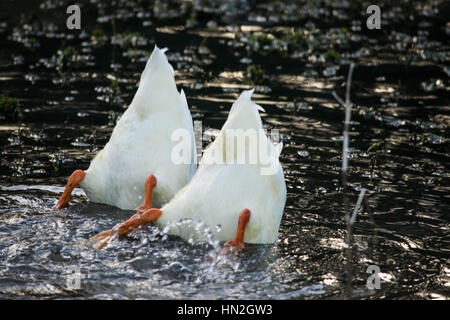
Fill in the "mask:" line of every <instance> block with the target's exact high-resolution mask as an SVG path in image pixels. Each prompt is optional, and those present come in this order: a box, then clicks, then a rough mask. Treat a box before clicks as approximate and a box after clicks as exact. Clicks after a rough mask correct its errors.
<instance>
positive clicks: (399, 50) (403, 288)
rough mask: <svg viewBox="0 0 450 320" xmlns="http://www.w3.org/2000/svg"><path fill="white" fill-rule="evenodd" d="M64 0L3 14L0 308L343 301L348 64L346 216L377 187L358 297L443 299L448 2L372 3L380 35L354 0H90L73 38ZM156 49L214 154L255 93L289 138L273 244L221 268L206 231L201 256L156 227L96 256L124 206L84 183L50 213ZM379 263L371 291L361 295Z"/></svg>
mask: <svg viewBox="0 0 450 320" xmlns="http://www.w3.org/2000/svg"><path fill="white" fill-rule="evenodd" d="M71 3H72V2H70V1H2V4H1V6H2V8H1V10H0V17H1V19H0V89H1V92H0V94H1V95H4V96H9V97H13V98H17V99H18V102H19V104H20V111H19V112H7V111H5V109H4V106H3V105H2V109H1V110H0V145H1V150H0V152H1V162H0V177H1V180H0V186H1V189H0V190H1V191H0V298H37V299H47V298H132V299H134V298H163V299H166V298H195V299H197V298H203V299H227V298H239V299H241V298H245V299H266V298H269V299H324V298H328V299H336V298H343V297H344V296H345V292H344V291H345V290H344V288H345V285H344V284H345V270H346V269H345V255H344V248H345V243H344V238H345V234H346V225H345V222H344V219H343V217H344V214H345V211H344V209H343V207H344V205H343V193H342V189H341V185H340V168H341V161H342V153H341V150H342V130H343V120H344V111H343V108H342V107H340V106H339V105H338V104H337V102H336V101H335V100H334V98H333V97H332V91H333V90H335V91H336V92H337V93H338V94H339V95H340V96H341V97H344V95H345V79H346V75H347V71H348V65H349V62H351V61H353V62H355V63H356V68H355V72H354V78H353V82H352V90H351V92H352V101H353V103H354V108H353V112H352V125H351V134H350V137H351V140H350V150H349V158H350V159H349V166H350V169H349V176H348V181H349V191H348V194H349V201H350V204H351V206H352V208H351V209H353V205H354V203H355V202H356V199H357V197H358V194H359V191H360V190H361V188H367V189H368V193H369V203H370V206H371V209H372V214H369V213H368V212H367V210H365V209H364V210H361V211H360V213H359V215H358V218H357V220H356V223H355V226H354V252H353V258H352V266H353V275H352V297H353V298H357V299H360V298H362V299H374V298H389V299H449V298H450V294H449V289H450V265H449V256H450V237H449V231H450V227H449V222H450V218H449V214H448V213H449V209H450V207H449V191H450V188H449V186H450V184H449V177H450V171H449V163H450V161H449V160H450V159H449V138H450V135H449V125H450V116H449V109H450V107H449V97H450V95H449V76H450V69H449V60H450V59H449V42H448V36H449V35H450V26H449V24H448V23H447V20H448V17H449V16H450V14H449V6H448V2H447V3H445V2H443V1H434V2H433V3H434V5H433V6H431V5H429V4H428V2H427V1H414V2H413V1H411V3H410V2H408V1H385V2H380V1H379V5H380V7H381V9H382V28H381V30H368V29H367V28H366V18H367V16H368V15H367V14H366V13H365V8H367V6H368V5H370V4H371V3H368V2H367V3H365V2H360V1H317V2H315V1H295V2H294V1H292V2H287V3H282V2H267V1H262V2H261V1H258V2H257V1H229V2H227V1H193V2H185V1H180V2H178V1H177V2H173V4H171V5H170V6H168V5H166V4H165V2H162V1H161V2H158V1H157V2H155V3H150V2H147V1H115V2H114V3H113V2H101V1H95V0H91V1H80V2H79V3H81V4H82V7H81V11H82V29H81V31H78V30H73V31H71V30H68V29H67V28H66V18H67V16H68V15H67V14H66V13H65V11H66V8H67V6H68V4H71ZM413 3H414V4H413ZM113 4H114V6H113ZM155 44H157V45H158V46H159V47H168V48H169V51H168V52H167V54H168V57H169V60H170V62H171V63H172V65H173V67H174V69H175V76H176V80H177V84H178V88H183V89H184V91H185V93H186V96H187V100H188V104H189V107H190V109H191V113H192V115H193V118H194V120H196V121H201V122H202V130H203V133H204V138H205V139H204V140H205V141H204V143H203V146H206V145H207V144H208V141H207V140H208V139H209V138H210V137H211V136H214V134H215V133H216V132H217V129H220V128H221V126H222V124H223V123H224V121H225V119H226V117H227V115H228V111H229V109H230V107H231V103H232V102H233V101H234V100H235V99H236V97H237V96H238V94H239V93H240V91H241V90H243V89H246V88H250V87H255V86H256V92H255V94H254V95H253V99H254V100H255V101H256V102H257V103H259V104H260V105H262V106H263V107H264V108H265V110H266V112H265V113H262V118H263V122H264V124H265V125H266V126H267V128H268V129H269V130H270V129H279V130H280V132H281V134H282V140H283V143H284V150H283V153H282V155H281V161H282V165H283V168H284V171H285V177H286V184H287V187H288V199H287V203H286V209H285V212H284V216H283V220H282V224H281V229H280V237H279V240H278V242H277V243H276V244H275V245H268V246H250V245H249V246H247V247H246V248H245V250H244V251H243V253H242V254H241V255H240V256H239V257H238V258H235V259H231V258H227V259H224V258H223V257H221V256H218V252H219V251H220V244H218V243H217V241H215V239H214V238H211V239H210V241H209V242H208V243H205V244H201V245H191V244H189V243H186V242H183V241H181V240H179V239H177V238H173V237H168V236H167V235H165V234H164V232H163V231H159V230H157V228H156V227H153V226H146V227H144V228H143V229H142V230H140V231H138V232H135V233H133V234H132V235H131V236H130V237H129V238H128V239H125V240H123V241H115V242H113V243H112V244H111V245H109V246H108V247H107V248H106V249H104V250H102V251H97V250H95V249H93V248H91V247H89V246H88V244H87V243H86V239H88V238H89V237H90V236H92V235H94V234H96V233H98V232H100V231H102V230H104V229H107V228H111V227H112V226H114V225H115V224H117V223H118V222H120V221H122V220H124V219H126V218H128V217H129V216H130V214H131V213H132V212H128V211H121V210H119V209H117V208H114V207H109V206H106V205H100V204H94V203H89V202H88V201H87V198H86V196H84V194H83V192H82V191H81V190H79V192H75V194H74V196H73V198H72V201H71V206H70V207H69V208H68V209H65V210H62V211H55V210H54V209H53V207H54V205H55V204H56V202H57V200H58V197H59V196H60V194H61V192H62V190H63V186H64V185H65V183H66V181H67V178H68V176H69V175H70V174H71V173H72V171H73V170H75V169H87V167H88V165H89V162H90V160H91V159H92V158H93V157H94V155H95V154H96V152H97V151H98V150H99V149H100V148H102V147H103V146H104V145H105V143H106V142H107V141H108V139H109V136H110V134H111V132H112V130H113V127H114V125H115V122H116V120H117V118H118V117H119V116H120V115H121V114H122V113H123V111H124V110H125V108H126V107H127V105H128V104H129V103H130V102H131V99H132V97H133V95H134V92H135V91H136V89H137V82H138V79H139V75H140V72H141V71H142V70H143V67H144V65H145V61H146V59H147V58H148V55H149V53H150V52H151V50H152V49H153V46H154V45H155ZM375 144H377V145H376V146H377V147H373V148H372V149H371V150H370V151H368V149H369V148H370V147H371V146H374V145H375ZM369 265H377V266H379V268H380V270H381V273H380V277H381V288H380V289H377V290H369V289H368V288H367V287H366V280H367V278H368V277H369V275H370V274H368V273H366V270H367V267H368V266H369ZM74 270H75V271H79V272H80V273H81V276H82V278H81V282H80V288H79V289H76V288H73V287H71V286H68V285H67V281H68V279H69V280H70V279H72V278H70V277H71V275H72V274H71V272H73V271H74Z"/></svg>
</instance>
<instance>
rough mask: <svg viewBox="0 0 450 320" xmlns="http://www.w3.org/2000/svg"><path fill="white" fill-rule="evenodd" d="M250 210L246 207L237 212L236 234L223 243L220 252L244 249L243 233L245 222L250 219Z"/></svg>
mask: <svg viewBox="0 0 450 320" xmlns="http://www.w3.org/2000/svg"><path fill="white" fill-rule="evenodd" d="M250 215H251V212H250V210H248V209H244V210H242V212H241V213H240V214H239V219H238V227H237V230H236V236H235V237H234V239H233V240H229V241H227V242H226V243H225V247H224V248H223V249H222V253H228V252H230V251H232V252H237V253H239V252H241V251H242V249H244V234H245V228H246V227H247V223H248V221H249V220H250Z"/></svg>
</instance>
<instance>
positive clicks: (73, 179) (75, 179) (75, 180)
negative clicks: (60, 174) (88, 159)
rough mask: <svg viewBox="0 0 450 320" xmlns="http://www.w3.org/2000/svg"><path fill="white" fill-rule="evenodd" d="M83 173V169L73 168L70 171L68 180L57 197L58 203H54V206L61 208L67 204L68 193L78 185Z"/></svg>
mask: <svg viewBox="0 0 450 320" xmlns="http://www.w3.org/2000/svg"><path fill="white" fill-rule="evenodd" d="M85 175H86V172H84V171H83V170H75V171H74V172H73V173H72V175H71V176H70V178H69V181H67V184H66V188H65V189H64V192H63V194H62V196H61V198H59V200H58V203H57V204H56V208H58V209H63V208H65V207H66V206H67V204H68V203H69V201H70V195H71V193H72V191H73V189H75V187H76V186H78V185H79V184H80V182H81V181H83V179H84V176H85Z"/></svg>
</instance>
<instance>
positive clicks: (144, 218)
mask: <svg viewBox="0 0 450 320" xmlns="http://www.w3.org/2000/svg"><path fill="white" fill-rule="evenodd" d="M161 214H162V211H161V210H160V209H156V208H152V209H150V210H147V211H145V212H144V213H142V214H138V213H136V214H134V215H133V216H132V217H131V218H130V219H128V220H126V221H125V222H122V223H121V224H120V225H119V228H117V229H116V230H115V229H111V230H106V231H103V232H100V233H99V234H97V235H95V236H93V237H91V238H90V239H89V241H90V242H91V244H92V245H93V246H94V247H95V248H97V249H98V250H101V249H102V248H103V247H104V246H106V244H108V242H109V241H110V240H111V239H112V238H113V237H114V236H117V237H121V236H124V235H126V234H129V233H130V232H133V231H134V230H136V229H138V228H139V227H140V226H141V225H143V224H146V223H149V222H154V221H156V220H158V218H159V217H160V216H161Z"/></svg>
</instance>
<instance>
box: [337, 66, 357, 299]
mask: <svg viewBox="0 0 450 320" xmlns="http://www.w3.org/2000/svg"><path fill="white" fill-rule="evenodd" d="M354 68H355V64H354V63H353V62H352V63H351V64H350V67H349V70H348V76H347V86H346V93H345V103H344V102H343V101H342V99H341V98H339V96H338V95H337V94H336V92H334V91H333V93H332V94H333V96H334V98H335V99H336V100H337V101H338V102H339V104H341V105H342V106H344V107H345V121H344V141H343V144H342V190H343V193H344V210H345V221H346V225H347V235H346V239H345V243H346V245H347V247H346V250H345V257H346V271H347V272H346V273H347V281H346V283H347V284H346V292H347V298H351V296H352V273H353V270H352V269H353V268H352V263H351V262H352V224H351V223H350V212H349V204H348V196H347V171H348V147H349V131H350V121H351V112H352V105H351V102H350V88H351V82H352V76H353V70H354Z"/></svg>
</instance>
